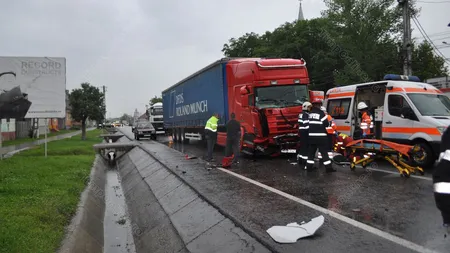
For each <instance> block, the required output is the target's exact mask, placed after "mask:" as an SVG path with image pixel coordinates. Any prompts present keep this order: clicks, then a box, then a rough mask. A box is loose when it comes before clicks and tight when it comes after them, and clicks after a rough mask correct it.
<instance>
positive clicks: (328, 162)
mask: <svg viewBox="0 0 450 253" xmlns="http://www.w3.org/2000/svg"><path fill="white" fill-rule="evenodd" d="M328 164H331V161H330V160H328V161H325V162H323V165H328Z"/></svg>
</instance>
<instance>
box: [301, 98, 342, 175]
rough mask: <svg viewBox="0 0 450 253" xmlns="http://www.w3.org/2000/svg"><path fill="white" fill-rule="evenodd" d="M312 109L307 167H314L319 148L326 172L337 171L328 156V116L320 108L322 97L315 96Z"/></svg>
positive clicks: (310, 168) (311, 168)
mask: <svg viewBox="0 0 450 253" xmlns="http://www.w3.org/2000/svg"><path fill="white" fill-rule="evenodd" d="M312 105H313V107H312V109H311V112H310V113H309V134H308V144H309V147H308V149H309V150H308V160H307V161H306V162H307V165H306V167H305V169H307V170H308V171H312V170H313V167H314V157H315V156H316V151H317V149H318V150H319V152H320V153H321V154H322V159H321V161H322V163H323V165H324V166H325V168H326V172H327V173H330V172H335V171H336V170H335V169H333V167H332V165H331V160H330V158H329V157H328V152H329V151H330V148H329V147H328V138H327V131H326V127H327V126H328V124H329V123H328V120H327V116H326V115H325V113H323V111H321V110H320V107H321V106H322V99H319V98H315V99H313V101H312Z"/></svg>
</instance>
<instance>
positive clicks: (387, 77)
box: [384, 74, 420, 82]
mask: <svg viewBox="0 0 450 253" xmlns="http://www.w3.org/2000/svg"><path fill="white" fill-rule="evenodd" d="M384 80H393V81H411V82H420V78H419V77H417V76H404V75H396V74H387V75H385V76H384Z"/></svg>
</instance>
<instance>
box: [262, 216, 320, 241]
mask: <svg viewBox="0 0 450 253" xmlns="http://www.w3.org/2000/svg"><path fill="white" fill-rule="evenodd" d="M324 222H325V218H324V217H323V215H320V216H318V217H316V218H313V219H312V220H311V221H310V222H307V223H304V222H302V225H299V224H298V223H297V222H294V223H289V224H287V225H286V226H273V227H271V228H269V229H267V233H268V234H269V235H270V236H271V237H272V239H273V240H274V241H276V242H278V243H295V242H297V240H298V239H300V238H304V237H309V236H312V235H314V234H315V233H316V231H317V230H318V229H319V228H320V227H321V226H322V225H323V223H324Z"/></svg>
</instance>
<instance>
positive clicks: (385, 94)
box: [325, 74, 450, 167]
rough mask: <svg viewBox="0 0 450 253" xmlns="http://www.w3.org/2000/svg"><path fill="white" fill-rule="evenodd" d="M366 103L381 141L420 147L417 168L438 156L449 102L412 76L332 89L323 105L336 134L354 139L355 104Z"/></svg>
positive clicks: (357, 117)
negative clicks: (421, 153) (420, 153)
mask: <svg viewBox="0 0 450 253" xmlns="http://www.w3.org/2000/svg"><path fill="white" fill-rule="evenodd" d="M360 102H365V103H366V104H367V106H368V108H369V112H370V114H371V116H372V117H373V120H374V121H373V123H374V125H375V129H374V132H375V134H376V135H377V136H378V138H380V139H384V140H389V141H394V142H396V143H402V144H420V145H421V146H422V147H423V149H424V151H425V152H426V158H425V159H424V160H423V161H416V162H418V163H419V165H420V166H423V167H430V166H432V165H433V164H434V162H435V160H436V159H437V158H438V155H439V145H440V142H441V136H442V134H443V132H444V131H445V129H446V128H447V126H448V125H449V124H450V99H449V98H448V97H447V96H445V95H444V94H443V93H442V92H441V91H440V90H438V89H436V88H435V87H433V86H432V85H430V84H427V83H422V82H420V80H419V78H418V77H415V76H402V75H393V74H389V75H386V76H385V77H384V80H383V81H378V82H370V83H362V84H355V85H348V86H342V87H337V88H333V89H330V90H328V91H327V93H326V95H325V103H326V108H327V111H328V113H329V114H330V115H331V116H332V117H333V118H334V121H335V123H336V125H337V130H338V131H339V132H342V133H345V134H348V135H350V136H353V134H354V132H355V129H358V127H359V124H360V121H361V119H360V118H361V115H360V113H359V112H358V110H357V105H358V103H360Z"/></svg>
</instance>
